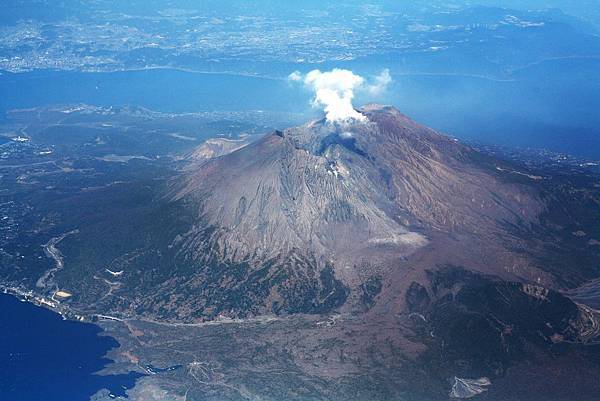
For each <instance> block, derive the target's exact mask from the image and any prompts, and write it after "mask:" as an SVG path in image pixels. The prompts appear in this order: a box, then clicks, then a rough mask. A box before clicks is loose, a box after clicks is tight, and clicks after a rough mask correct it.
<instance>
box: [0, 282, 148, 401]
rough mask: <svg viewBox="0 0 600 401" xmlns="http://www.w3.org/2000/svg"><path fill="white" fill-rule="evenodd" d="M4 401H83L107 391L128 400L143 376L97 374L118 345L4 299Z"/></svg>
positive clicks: (0, 390)
mask: <svg viewBox="0 0 600 401" xmlns="http://www.w3.org/2000/svg"><path fill="white" fill-rule="evenodd" d="M0 310H1V311H2V314H1V319H0V366H1V367H2V371H1V373H0V400H2V401H59V400H60V401H66V400H68V401H79V400H81V401H83V400H89V398H90V396H92V395H93V394H95V393H96V392H97V391H98V390H101V389H103V388H106V389H109V391H110V392H111V393H112V394H114V395H123V396H124V395H125V390H126V389H128V388H131V387H133V385H134V383H135V380H136V379H137V378H138V377H140V374H138V373H134V372H131V373H129V374H126V375H112V376H100V375H96V374H94V373H95V372H97V371H98V370H100V369H102V368H103V367H104V366H105V365H106V364H107V363H109V362H110V361H109V360H108V359H106V358H105V357H104V355H105V354H106V352H107V351H108V350H110V349H112V348H114V347H117V346H118V343H117V341H116V340H114V339H113V338H111V337H107V336H98V334H99V333H100V332H101V329H100V328H99V327H98V326H95V325H92V324H87V323H79V322H72V321H66V320H63V319H62V317H61V316H60V315H58V314H56V313H54V312H52V311H49V310H47V309H44V308H40V307H37V306H35V305H32V304H30V303H26V302H20V301H19V300H18V299H16V298H14V297H12V296H10V295H6V294H0Z"/></svg>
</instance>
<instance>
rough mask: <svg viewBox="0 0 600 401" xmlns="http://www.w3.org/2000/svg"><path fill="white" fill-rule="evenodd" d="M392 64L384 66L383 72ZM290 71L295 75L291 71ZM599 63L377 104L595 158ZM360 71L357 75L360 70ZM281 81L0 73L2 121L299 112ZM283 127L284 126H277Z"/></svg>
mask: <svg viewBox="0 0 600 401" xmlns="http://www.w3.org/2000/svg"><path fill="white" fill-rule="evenodd" d="M392 62H393V60H382V61H381V63H382V64H381V65H382V66H385V65H388V63H392ZM290 68H292V67H291V66H290ZM599 68H600V60H599V59H586V58H581V59H573V60H551V61H547V62H543V63H540V64H538V65H533V66H530V67H527V68H524V69H522V70H519V71H516V72H514V73H513V74H511V75H510V76H508V77H505V79H493V78H486V77H482V76H477V75H468V74H467V75H447V74H410V73H409V74H404V73H402V69H401V68H400V67H396V69H391V73H392V78H393V82H392V84H391V86H390V88H389V89H388V91H387V93H385V94H384V95H381V96H378V97H376V98H368V97H365V96H362V95H361V94H358V95H359V96H357V98H356V102H355V103H356V104H357V105H360V104H363V103H366V102H370V101H377V102H379V103H388V104H393V105H395V106H397V107H398V108H400V110H401V111H403V112H404V113H405V114H407V115H409V116H410V117H412V118H414V119H416V120H417V121H419V122H421V123H423V124H425V125H428V126H431V127H432V128H434V129H436V130H439V131H442V132H444V133H447V134H450V135H454V136H456V137H458V138H460V139H467V140H475V141H479V142H483V143H495V144H501V145H506V146H523V147H535V148H546V149H550V150H553V151H557V152H565V153H571V154H575V155H580V156H587V157H591V158H595V159H597V158H600V129H599V128H598V127H600V113H598V112H597V110H598V107H599V106H600V81H599V80H598V79H597V75H598V72H597V71H598V70H599ZM357 73H361V71H359V70H357ZM278 76H281V77H282V78H280V79H271V78H264V77H256V76H243V75H235V74H225V73H198V72H187V71H181V70H174V69H147V70H133V71H118V72H106V73H90V72H77V71H52V70H37V71H31V72H25V73H18V74H13V73H9V72H5V71H2V72H0V120H2V119H4V118H5V113H6V111H8V110H10V109H15V108H29V107H36V106H46V105H55V104H73V103H87V104H91V105H98V106H115V105H116V106H120V105H132V106H142V107H147V108H149V109H152V110H159V111H165V112H194V111H247V110H264V111H276V112H293V113H303V114H305V115H306V116H307V118H306V119H309V118H312V117H314V116H315V115H316V114H318V113H319V111H317V110H315V109H313V108H311V105H310V102H311V93H310V92H309V91H308V90H306V88H303V87H302V85H294V84H292V83H290V82H288V81H287V80H286V79H285V78H283V77H285V74H282V73H281V72H280V73H279V75H278ZM281 128H285V127H281Z"/></svg>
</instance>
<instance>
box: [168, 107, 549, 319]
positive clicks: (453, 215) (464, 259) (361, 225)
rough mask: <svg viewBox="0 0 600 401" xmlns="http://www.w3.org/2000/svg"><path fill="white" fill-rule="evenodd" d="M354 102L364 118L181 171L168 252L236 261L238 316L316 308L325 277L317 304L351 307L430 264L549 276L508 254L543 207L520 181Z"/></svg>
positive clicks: (394, 116) (301, 131) (273, 138)
mask: <svg viewBox="0 0 600 401" xmlns="http://www.w3.org/2000/svg"><path fill="white" fill-rule="evenodd" d="M361 112H362V113H364V115H365V116H366V117H367V119H368V121H367V122H356V123H348V124H342V125H338V124H336V125H333V124H329V123H327V122H325V121H316V122H311V123H309V124H307V125H304V126H301V127H296V128H290V129H286V130H285V131H283V132H274V133H272V134H270V135H267V136H265V137H264V138H263V139H262V140H259V141H257V142H255V143H253V144H250V145H248V146H246V147H243V148H241V149H239V150H237V151H234V152H232V153H230V154H227V155H224V156H221V157H217V158H214V159H211V160H208V161H207V162H205V163H204V164H202V165H201V166H200V167H198V168H197V169H195V170H194V171H191V172H189V173H188V174H187V175H186V176H185V177H184V178H183V179H182V180H181V182H178V183H177V184H176V185H175V189H174V191H173V195H172V199H173V201H174V202H181V203H185V204H186V205H188V207H191V208H192V209H194V208H195V209H196V212H193V214H195V215H197V216H198V217H197V219H196V221H194V222H193V227H192V228H191V229H190V231H188V232H187V233H185V234H182V235H181V236H179V237H178V238H177V240H176V241H175V243H174V244H173V245H174V246H175V247H176V249H177V251H178V252H177V255H178V258H181V259H183V260H185V261H186V263H190V264H195V265H197V266H198V270H197V273H199V274H200V275H204V273H208V271H206V268H204V267H203V266H212V265H213V264H215V263H217V264H222V265H223V266H225V265H235V266H240V265H243V266H244V269H246V271H245V272H244V279H243V280H256V281H255V282H252V283H248V282H246V283H245V284H244V287H245V291H247V292H249V293H252V296H251V297H250V298H251V299H253V300H255V301H257V302H256V303H253V307H252V313H255V312H257V311H258V312H259V313H270V312H273V311H276V312H293V311H299V312H315V311H319V312H323V311H324V310H326V309H327V310H330V309H328V308H325V309H323V308H322V307H319V306H318V305H320V302H321V301H323V299H321V298H323V297H325V299H327V296H328V295H327V292H328V291H329V290H328V289H329V288H330V287H331V288H337V290H332V291H331V294H330V295H332V296H334V297H335V299H336V301H335V302H329V304H330V306H332V307H340V306H342V304H344V308H345V309H349V310H355V309H356V308H357V307H358V306H360V307H361V308H364V305H358V304H361V303H363V304H364V302H361V300H364V288H366V287H365V286H366V285H367V284H368V281H369V280H371V282H372V280H374V279H376V278H379V277H382V278H384V282H385V283H386V284H387V285H386V287H389V285H390V284H391V283H392V282H395V281H396V280H397V279H401V278H402V279H403V280H401V281H405V280H404V279H405V278H406V277H408V276H411V277H412V276H415V277H419V276H422V274H423V269H424V268H431V267H432V266H436V265H447V264H457V265H461V266H466V267H467V268H469V269H472V270H476V271H482V272H486V273H491V274H495V275H498V276H500V277H505V278H511V279H518V280H524V281H531V282H543V283H546V284H551V283H552V281H553V278H552V277H551V276H550V275H548V274H546V273H544V272H543V271H541V270H540V269H538V268H536V267H535V266H534V264H533V263H531V262H530V261H529V260H527V258H526V257H524V256H523V255H520V254H516V253H513V252H511V251H510V247H518V243H519V239H518V238H517V237H515V236H514V235H513V234H512V233H511V227H517V226H518V227H520V228H521V229H524V230H527V229H530V228H531V227H533V226H534V225H536V224H537V222H538V216H539V215H540V213H542V212H543V210H544V204H543V202H542V201H541V200H540V198H539V195H538V193H537V191H536V190H535V189H534V188H533V187H530V186H526V185H523V184H519V183H516V182H510V181H509V180H507V179H506V178H505V177H502V176H501V175H499V172H498V170H497V169H496V167H497V166H498V165H499V164H498V163H499V162H496V161H494V160H492V159H488V158H486V157H484V156H482V155H480V154H478V153H477V152H475V151H473V150H472V149H471V148H469V147H466V146H464V145H462V144H460V143H458V142H457V141H455V140H453V139H451V138H448V137H446V136H443V135H441V134H438V133H436V132H435V131H433V130H431V129H428V128H426V127H423V126H421V125H419V124H417V123H415V122H414V121H412V120H410V119H409V118H407V117H406V116H404V115H403V114H401V113H400V112H399V111H397V110H396V109H394V108H392V107H382V106H374V105H373V106H367V107H365V108H364V109H362V110H361ZM324 274H325V276H327V277H330V279H331V282H327V280H325V281H323V279H322V277H323V275H324ZM253 275H258V276H257V277H254V278H252V277H253ZM226 276H227V275H226ZM205 279H206V277H205ZM219 280H225V282H223V281H219V282H218V285H219V286H222V285H223V284H226V285H225V287H224V288H222V290H223V291H226V289H227V288H230V289H231V288H232V287H230V286H228V284H227V281H228V280H227V279H225V278H224V277H221V278H220V279H219ZM310 283H312V284H310ZM332 283H334V284H332ZM215 284H217V283H215ZM236 286H237V287H236V288H239V283H238V284H236ZM307 286H308V287H307ZM403 286H404V285H403V284H402V283H401V282H399V283H397V286H396V284H395V288H394V289H393V291H394V292H397V293H398V294H400V293H402V289H403ZM259 287H260V291H258V292H260V295H259V294H258V292H254V291H256V290H257V288H259ZM305 287H307V288H305ZM380 290H381V289H380ZM323 291H325V293H323ZM383 293H387V294H388V295H389V296H390V297H391V298H390V300H391V299H395V298H396V296H397V294H391V293H390V292H389V291H388V290H385V291H383ZM319 294H321V295H319ZM239 295H242V294H239ZM246 295H248V293H245V294H243V296H246ZM303 297H308V298H303ZM346 298H348V299H346ZM319 299H321V300H320V301H319ZM347 301H351V302H347ZM325 302H326V303H327V302H328V301H325ZM292 305H296V306H297V305H305V306H306V308H304V310H303V308H298V307H293V306H292ZM215 307H216V308H217V309H218V310H219V311H220V313H224V312H225V310H224V309H223V308H221V307H218V306H217V305H212V306H211V307H210V308H209V309H210V310H211V311H212V310H214V308H215ZM228 311H229V313H233V315H238V314H239V313H242V314H245V313H246V312H248V311H244V310H237V309H236V308H230V309H228Z"/></svg>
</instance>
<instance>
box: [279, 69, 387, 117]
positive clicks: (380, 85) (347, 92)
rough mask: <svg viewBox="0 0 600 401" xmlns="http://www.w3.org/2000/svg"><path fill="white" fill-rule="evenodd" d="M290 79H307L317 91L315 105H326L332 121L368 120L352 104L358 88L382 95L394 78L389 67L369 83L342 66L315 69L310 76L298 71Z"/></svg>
mask: <svg viewBox="0 0 600 401" xmlns="http://www.w3.org/2000/svg"><path fill="white" fill-rule="evenodd" d="M288 79H290V80H291V81H295V82H304V84H305V85H306V86H307V87H308V88H310V89H311V90H313V91H314V93H315V96H314V98H313V105H314V106H315V107H322V108H323V110H324V111H325V117H326V119H327V121H328V122H337V123H345V122H349V121H366V120H367V118H366V117H365V116H364V115H362V114H361V113H359V112H358V111H356V110H355V109H354V106H352V100H353V99H354V94H355V91H365V92H367V93H368V94H370V95H372V96H378V95H381V94H382V93H383V92H384V91H385V89H386V88H387V86H388V85H389V84H390V82H391V81H392V78H391V76H390V72H389V70H387V69H386V70H383V71H382V72H381V74H379V75H377V76H376V77H374V78H373V83H372V84H369V83H367V81H366V80H365V78H363V77H362V76H360V75H357V74H354V73H353V72H352V71H350V70H344V69H340V68H334V69H333V70H331V71H326V72H321V71H320V70H312V71H311V72H309V73H308V74H306V75H302V74H301V73H300V72H299V71H294V72H292V73H291V74H290V75H289V77H288Z"/></svg>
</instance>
